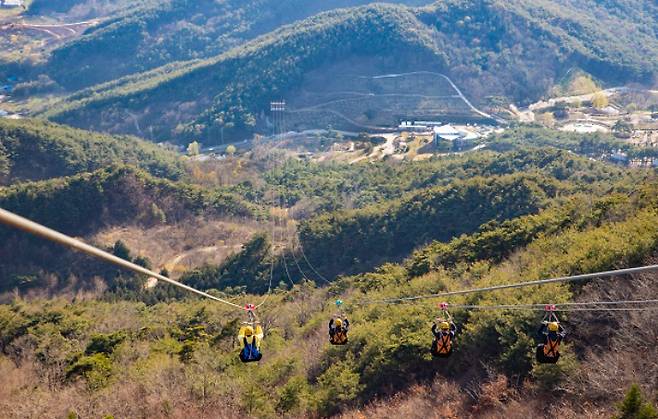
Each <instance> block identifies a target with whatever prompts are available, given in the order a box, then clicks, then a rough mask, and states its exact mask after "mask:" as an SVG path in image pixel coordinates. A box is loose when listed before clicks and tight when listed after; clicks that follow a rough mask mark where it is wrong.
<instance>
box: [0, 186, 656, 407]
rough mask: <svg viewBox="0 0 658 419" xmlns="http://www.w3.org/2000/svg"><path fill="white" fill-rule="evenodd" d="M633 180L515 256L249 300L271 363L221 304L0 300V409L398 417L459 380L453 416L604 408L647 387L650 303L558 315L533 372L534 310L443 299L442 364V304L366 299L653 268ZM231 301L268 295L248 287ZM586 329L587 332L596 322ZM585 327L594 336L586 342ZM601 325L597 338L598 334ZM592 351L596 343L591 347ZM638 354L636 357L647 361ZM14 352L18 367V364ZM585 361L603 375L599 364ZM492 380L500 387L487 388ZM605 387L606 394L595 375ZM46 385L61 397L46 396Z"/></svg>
mask: <svg viewBox="0 0 658 419" xmlns="http://www.w3.org/2000/svg"><path fill="white" fill-rule="evenodd" d="M636 187H637V188H636V189H635V191H634V192H632V193H630V194H624V195H623V196H620V197H619V201H618V205H617V206H618V208H620V209H623V211H612V212H610V213H607V214H605V215H602V216H601V217H600V218H599V219H598V221H597V222H595V223H592V224H586V225H582V226H581V227H580V228H569V227H567V228H565V229H564V230H560V231H553V232H549V233H547V234H546V235H540V236H538V237H536V238H534V239H533V240H532V241H531V242H529V243H527V244H524V245H522V246H521V248H520V249H518V250H517V252H516V253H515V255H514V257H511V258H503V259H502V260H501V261H496V262H493V261H492V262H476V263H473V262H472V260H471V259H469V258H462V257H461V256H459V255H454V256H455V258H456V262H457V266H458V268H457V269H450V268H447V267H446V269H444V268H443V266H442V265H439V266H436V267H435V268H433V269H432V270H431V272H429V273H428V274H424V275H421V276H415V275H408V274H407V273H406V272H405V270H404V268H402V267H399V266H398V267H395V266H388V267H386V268H383V269H380V270H379V271H378V272H376V273H371V274H368V275H367V276H365V277H360V276H359V277H349V278H344V279H343V280H342V281H341V282H340V285H339V286H336V287H334V288H333V289H332V288H330V289H318V288H315V287H313V286H312V285H310V284H308V283H305V284H300V285H297V286H296V287H295V289H294V290H293V291H292V292H287V293H284V294H274V295H272V296H271V297H270V298H269V299H268V300H267V301H266V304H265V305H264V306H263V307H262V308H261V309H259V310H258V313H259V315H260V316H261V320H262V321H263V322H264V324H265V330H266V337H265V344H264V346H263V351H264V353H265V357H264V358H263V361H262V362H261V363H260V364H259V365H258V368H249V367H248V366H245V365H243V364H241V363H240V362H239V360H238V359H237V355H236V353H237V350H236V349H235V346H234V344H233V341H234V339H235V338H234V335H235V333H236V330H237V328H238V327H239V324H240V321H241V320H242V318H243V313H242V312H241V311H235V310H233V309H232V308H230V307H228V308H227V307H226V306H224V305H219V304H217V303H215V302H210V301H198V300H195V299H187V300H183V301H179V302H171V303H168V304H154V305H144V304H143V303H136V302H129V301H125V302H113V303H111V304H110V303H107V302H102V301H88V302H75V303H73V304H71V303H68V302H66V301H63V300H51V301H43V300H35V301H32V302H26V301H15V302H13V303H12V304H10V305H5V306H0V331H1V332H2V333H1V334H0V336H2V340H0V350H1V351H2V355H0V361H2V362H3V364H0V365H3V368H4V369H3V371H5V375H4V376H5V378H6V380H7V383H8V386H9V387H8V388H9V390H10V392H9V393H8V395H7V396H6V397H5V398H4V399H3V400H4V403H5V406H6V409H7V410H6V411H7V412H9V414H10V415H12V414H13V413H14V412H22V411H24V410H21V409H22V406H23V403H22V402H21V401H22V400H24V398H25V397H28V395H31V397H35V394H36V395H38V396H37V397H39V400H41V403H39V404H38V405H31V411H33V412H35V415H40V414H45V413H44V412H46V411H47V412H49V413H52V412H55V413H56V414H60V413H62V414H68V412H75V413H76V414H78V415H85V416H99V415H100V416H102V415H108V414H112V415H115V416H134V415H136V414H138V412H140V411H147V412H149V413H155V414H158V415H159V414H168V415H173V414H177V413H178V412H180V413H181V414H185V415H202V414H204V412H208V411H212V414H213V415H224V416H227V417H232V415H241V416H249V417H279V416H281V415H292V416H297V417H302V416H304V417H313V416H317V415H321V416H330V415H334V414H340V413H344V414H351V412H352V409H359V410H361V411H363V410H364V408H363V406H364V405H366V404H368V403H373V402H376V403H377V405H378V406H381V405H384V406H385V407H386V408H387V409H388V411H397V409H402V406H400V404H401V403H402V402H403V399H401V398H399V397H396V398H390V396H392V395H393V394H395V393H396V392H398V391H404V392H409V394H407V393H405V397H414V396H417V397H421V396H422V395H425V394H427V393H428V392H432V394H434V392H438V393H440V397H439V396H438V395H437V396H436V399H435V400H430V401H426V402H425V403H423V404H420V405H419V404H414V405H413V408H414V411H416V412H424V414H426V415H429V414H430V412H436V411H441V410H440V409H443V408H445V406H444V403H443V400H444V399H445V398H448V399H450V400H453V398H454V397H455V394H461V393H460V391H459V390H460V389H468V390H469V391H478V392H480V391H481V392H482V394H483V395H481V396H480V397H479V398H478V399H477V400H471V401H470V402H469V403H464V404H463V405H462V404H458V403H454V402H451V405H450V412H453V413H455V414H459V415H469V414H472V412H473V411H484V412H487V413H491V412H505V413H506V415H508V416H511V417H515V415H521V416H524V415H526V414H528V412H537V411H543V410H542V409H543V408H546V406H547V405H549V406H552V405H554V404H555V403H558V402H559V403H561V412H563V413H564V414H565V415H567V414H568V415H573V416H578V415H585V416H588V415H589V414H591V412H592V410H591V409H594V408H592V407H590V404H589V403H594V402H595V403H596V408H595V409H596V411H597V412H599V413H601V412H605V415H607V416H611V415H612V414H613V413H614V412H615V411H616V409H617V408H616V405H615V404H616V402H618V401H619V400H621V399H622V398H623V396H624V393H625V391H626V389H628V387H629V386H630V385H631V383H639V384H640V385H641V386H642V388H643V391H644V392H645V394H647V393H646V392H647V391H648V390H647V389H650V388H651V385H652V384H651V383H652V380H653V379H654V378H655V375H653V374H654V373H655V371H656V369H655V368H656V367H655V363H652V362H651V361H649V362H647V363H645V362H644V360H645V359H647V358H646V357H652V356H653V355H654V354H655V353H656V352H655V347H654V346H653V345H649V346H647V347H646V348H645V349H641V348H642V347H640V346H629V345H623V341H624V330H627V329H626V327H625V326H628V324H629V323H630V322H632V324H636V325H638V327H639V330H638V332H637V333H638V334H641V335H642V337H641V338H642V339H643V338H644V336H645V331H648V330H650V329H652V328H651V326H650V325H651V324H652V323H651V322H652V315H651V314H650V313H648V312H647V313H644V312H639V313H623V312H621V313H618V314H615V315H614V316H607V315H605V317H596V316H597V314H593V313H586V312H574V313H568V314H560V317H561V318H562V321H563V322H564V323H565V324H566V325H567V326H566V327H568V328H569V330H571V331H572V334H571V335H570V336H571V338H570V340H569V342H568V344H566V345H563V347H562V353H563V354H562V358H561V359H560V363H559V364H558V365H555V366H545V365H544V366H542V365H539V364H537V363H535V362H533V345H534V344H533V336H534V333H535V331H536V328H537V324H538V322H539V321H540V317H541V314H542V313H535V312H531V311H512V310H510V311H495V312H487V311H472V310H462V309H453V310H452V312H453V315H454V316H455V321H456V322H457V323H458V325H459V328H460V329H459V335H458V340H457V344H456V345H457V346H456V348H455V353H454V354H453V356H452V357H451V358H450V360H449V362H441V360H433V359H431V357H430V354H429V350H428V348H429V343H430V340H431V335H430V332H429V327H430V325H431V321H432V319H433V317H434V316H435V315H437V314H438V308H437V307H436V303H437V301H436V300H421V301H418V302H415V303H409V304H367V303H365V301H366V300H378V299H382V298H391V297H398V296H405V295H419V294H427V293H433V292H437V291H441V290H456V289H461V288H468V287H479V286H490V285H494V284H502V283H509V282H515V281H522V280H524V279H536V278H543V277H547V276H557V275H568V274H576V273H580V272H591V271H600V270H606V269H612V268H618V267H623V266H632V265H636V264H640V263H642V262H648V261H650V260H652V258H655V255H656V248H657V246H658V229H657V228H656V226H657V225H658V218H657V217H658V215H657V213H656V211H657V210H658V208H657V207H656V206H655V205H656V202H655V200H654V201H653V203H651V201H647V200H646V199H645V198H646V197H647V196H653V197H654V198H655V196H658V191H657V190H656V185H655V183H651V182H648V183H644V184H639V185H636ZM469 237H470V236H465V237H464V239H468V238H469ZM632 278H633V279H634V280H633V281H630V280H629V281H619V282H618V285H616V286H615V287H613V288H614V289H613V290H611V289H609V288H610V287H609V283H608V282H601V281H593V282H591V283H590V284H589V285H587V286H584V287H583V286H569V285H552V286H544V287H534V288H526V289H520V290H511V291H506V292H498V293H489V294H486V295H472V296H464V297H454V298H451V299H450V301H449V302H450V304H453V305H456V304H515V303H519V302H522V303H540V304H541V303H546V302H553V303H557V304H560V303H564V302H567V301H574V300H575V301H590V300H592V299H597V298H598V299H609V298H624V297H622V296H623V295H631V296H639V294H638V293H640V292H646V291H647V290H653V292H654V293H655V290H656V289H658V288H656V286H658V278H657V277H656V275H655V274H648V275H645V276H643V277H641V278H640V277H638V276H635V277H632ZM640 279H641V280H640ZM608 281H609V280H608ZM601 287H603V288H604V289H603V290H601V291H599V288H601ZM647 287H648V288H647ZM649 292H651V291H649ZM336 295H338V296H339V297H340V298H342V299H343V300H344V301H345V305H346V308H345V311H346V314H347V315H348V316H349V318H350V321H351V324H352V326H351V331H350V342H349V343H348V345H347V346H345V347H332V346H330V345H329V344H328V343H327V341H326V336H325V335H326V331H325V329H326V322H327V319H328V318H329V317H330V316H331V315H332V313H333V309H332V308H331V306H332V305H333V301H334V300H335V298H336ZM234 301H236V302H237V303H244V302H260V301H262V300H261V298H259V297H254V296H248V295H247V296H242V297H241V298H238V299H235V300H234ZM599 316H600V314H599ZM592 324H596V330H591V328H592ZM577 327H579V328H578V329H576V330H574V328H577ZM645 328H646V330H645ZM587 333H591V336H590V337H589V338H588V337H587V336H588V335H587ZM601 333H603V334H605V336H606V337H607V339H601V336H600V334H601ZM647 333H651V332H647ZM633 342H635V341H633ZM28 345H35V346H36V348H37V349H36V350H35V353H34V354H31V353H28V354H26V352H25V351H24V349H25V348H26V347H30V346H28ZM591 345H596V348H597V351H591ZM622 348H623V350H621V349H622ZM638 351H644V352H643V355H644V356H639V352H638ZM613 356H614V357H616V358H613ZM19 357H20V358H19ZM18 359H20V360H21V362H12V361H16V360H18ZM620 362H623V363H624V365H626V366H634V367H635V368H636V369H635V370H634V371H633V372H632V373H630V374H626V373H623V374H622V373H620V372H618V373H617V374H616V375H615V376H612V375H611V374H610V371H611V370H612V369H614V368H616V367H615V365H611V363H612V364H615V363H620ZM616 365H617V366H618V365H619V364H616ZM595 366H598V368H603V370H602V371H600V373H599V372H596V371H598V370H597V369H596V368H594V367H595ZM33 370H37V371H39V370H41V371H44V370H45V371H48V374H44V375H40V374H37V373H35V372H30V371H33ZM247 371H248V372H247ZM19 376H20V377H29V378H28V379H29V380H30V382H31V383H32V385H31V386H30V388H29V389H27V388H25V387H23V386H20V385H19V384H17V381H16V380H15V379H14V377H19ZM496 380H498V381H501V380H502V382H503V383H504V384H503V385H502V386H501V385H499V386H497V387H494V384H492V383H493V382H494V381H496ZM601 382H603V383H606V387H605V388H600V387H597V385H595V383H601ZM433 383H434V384H433ZM55 384H57V391H56V392H55V391H53V390H52V388H53V387H52V386H53V385H55ZM415 386H418V387H415ZM565 387H568V388H570V389H572V393H571V394H570V395H569V397H564V396H562V395H561V392H560V389H561V388H565ZM447 389H453V390H451V391H449V392H448V391H447ZM137 391H139V394H140V395H142V396H143V400H144V402H143V403H140V404H139V406H137V404H135V403H134V395H135V392H137ZM485 392H486V393H485ZM62 393H64V394H66V397H62ZM484 394H487V395H486V396H485V395H484ZM489 394H490V395H489ZM649 394H651V393H649ZM90 395H93V401H92V399H90ZM648 397H649V398H648V400H649V403H652V402H651V400H652V399H651V396H648ZM491 400H495V403H494V402H492V401H491ZM209 409H210V410H209ZM183 412H184V413H183ZM588 412H589V413H588Z"/></svg>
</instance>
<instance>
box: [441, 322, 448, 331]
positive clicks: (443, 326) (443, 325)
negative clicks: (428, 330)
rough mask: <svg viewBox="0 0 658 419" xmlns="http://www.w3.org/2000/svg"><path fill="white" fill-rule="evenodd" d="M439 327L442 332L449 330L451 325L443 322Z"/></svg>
mask: <svg viewBox="0 0 658 419" xmlns="http://www.w3.org/2000/svg"><path fill="white" fill-rule="evenodd" d="M439 327H440V328H441V330H448V329H450V323H448V322H441V323H439Z"/></svg>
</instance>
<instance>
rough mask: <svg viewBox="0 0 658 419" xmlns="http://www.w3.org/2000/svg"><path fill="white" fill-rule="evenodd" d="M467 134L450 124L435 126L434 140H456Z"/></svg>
mask: <svg viewBox="0 0 658 419" xmlns="http://www.w3.org/2000/svg"><path fill="white" fill-rule="evenodd" d="M464 136H465V133H463V132H461V131H458V130H457V129H456V128H455V127H453V126H452V125H450V124H446V125H442V126H440V127H434V141H435V142H438V141H441V140H444V141H451V142H452V141H455V140H458V139H459V138H462V137H464Z"/></svg>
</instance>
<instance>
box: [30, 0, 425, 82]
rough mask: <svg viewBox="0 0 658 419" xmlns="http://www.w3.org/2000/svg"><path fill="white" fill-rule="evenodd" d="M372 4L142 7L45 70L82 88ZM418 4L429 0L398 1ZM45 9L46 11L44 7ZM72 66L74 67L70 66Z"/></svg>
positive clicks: (71, 47) (294, 0) (64, 51)
mask: <svg viewBox="0 0 658 419" xmlns="http://www.w3.org/2000/svg"><path fill="white" fill-rule="evenodd" d="M371 2H372V0H334V1H325V0H311V1H309V0H284V1H281V0H253V1H252V0H250V1H244V0H221V1H217V0H198V1H189V0H167V1H163V2H153V1H151V2H146V4H138V6H137V7H134V8H133V9H132V10H131V11H130V12H129V13H123V14H121V15H119V16H116V17H113V18H111V19H108V20H107V21H105V22H103V23H102V24H100V25H98V26H96V27H94V28H92V29H90V30H89V31H87V33H85V34H84V35H83V36H82V37H81V38H79V39H76V40H74V41H72V42H70V43H68V44H66V45H63V46H62V47H59V48H58V49H56V50H55V51H53V53H52V56H51V57H50V58H49V60H48V62H47V63H46V65H45V67H44V70H46V71H47V73H48V75H49V76H50V77H52V78H53V79H54V80H55V81H56V82H57V83H59V84H61V85H62V86H63V87H65V88H67V89H79V88H81V87H86V86H90V85H92V84H97V83H101V82H105V81H109V80H112V79H115V78H118V77H121V76H124V75H127V74H131V73H135V72H142V71H145V70H149V69H152V68H154V67H157V66H161V65H164V64H167V63H170V62H172V61H181V60H192V59H202V58H207V57H211V56H213V55H217V54H220V53H222V52H224V51H226V50H228V49H230V48H233V47H236V46H239V45H240V44H242V43H244V42H246V41H248V40H250V39H253V38H255V37H256V36H258V35H262V34H264V33H267V32H269V31H272V30H274V29H276V28H277V27H279V26H281V25H284V24H288V23H292V22H294V21H296V20H299V19H303V18H306V17H309V16H312V15H314V14H316V13H319V12H322V11H325V10H331V9H335V8H340V7H350V6H358V5H362V4H366V3H371ZM391 2H392V3H401V4H409V5H420V4H426V3H429V2H430V0H398V1H391ZM40 7H42V8H43V7H45V6H40ZM71 63H76V65H75V66H71Z"/></svg>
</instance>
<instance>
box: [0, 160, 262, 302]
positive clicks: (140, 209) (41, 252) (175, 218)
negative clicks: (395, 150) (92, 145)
mask: <svg viewBox="0 0 658 419" xmlns="http://www.w3.org/2000/svg"><path fill="white" fill-rule="evenodd" d="M0 208H3V209H6V210H8V211H12V212H15V213H16V214H19V215H22V216H24V217H27V218H30V219H32V220H35V221H37V222H39V223H42V224H44V225H46V226H48V227H50V228H54V229H56V230H59V231H62V232H64V233H66V234H71V235H75V236H89V235H92V234H94V233H95V232H97V231H99V230H101V229H103V228H109V227H113V226H126V225H133V226H145V227H148V226H158V225H165V224H167V223H169V224H176V223H187V222H190V220H191V219H193V218H194V217H196V216H199V215H201V214H203V215H204V216H205V217H207V218H208V219H212V218H217V217H224V218H230V217H244V218H252V217H255V216H256V215H257V214H258V209H257V207H256V206H254V205H253V204H251V203H249V202H246V201H245V200H244V199H242V198H241V197H239V196H237V195H235V194H232V193H229V192H226V191H209V190H205V189H202V188H199V187H195V186H191V185H188V184H185V183H180V182H172V181H169V180H165V179H160V178H156V177H153V176H150V175H149V174H147V173H146V172H143V171H140V170H137V169H134V168H131V167H129V166H120V167H108V168H105V169H100V170H97V171H95V172H89V173H82V174H79V175H75V176H71V177H64V178H56V179H51V180H47V181H40V182H25V183H20V184H17V185H13V186H8V187H4V188H0ZM0 242H1V243H2V244H1V245H0V248H1V249H0V250H1V251H2V254H3V256H4V257H5V259H4V262H3V263H2V266H0V292H3V291H7V290H11V289H12V288H13V287H15V286H18V287H19V288H22V289H29V288H31V287H32V288H33V287H35V286H36V287H38V286H43V284H44V283H43V278H42V276H43V275H44V272H49V273H50V274H52V275H55V276H56V277H58V278H59V279H60V280H61V281H62V282H63V283H65V282H66V281H67V280H68V279H70V278H69V276H70V275H74V276H77V277H78V278H80V279H81V280H86V281H90V280H91V278H94V276H95V275H98V276H99V277H101V278H103V277H105V275H104V274H103V272H104V273H107V266H106V265H103V264H100V266H103V268H102V269H101V268H93V269H88V268H90V267H91V266H92V265H90V264H89V261H88V259H84V258H83V259H82V260H81V259H80V257H79V256H76V255H75V254H74V255H73V256H70V255H69V252H68V251H67V250H66V249H62V248H60V247H58V246H55V245H51V244H49V243H45V242H44V241H43V240H40V239H36V238H32V237H27V236H24V235H22V234H20V233H19V232H16V231H14V230H12V229H9V228H7V227H5V226H0ZM93 266H96V265H93ZM99 271H100V272H101V273H98V272H99ZM110 272H116V270H111V271H110ZM106 279H107V278H106ZM87 285H89V284H87ZM81 286H82V287H85V284H84V283H83V284H81Z"/></svg>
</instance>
